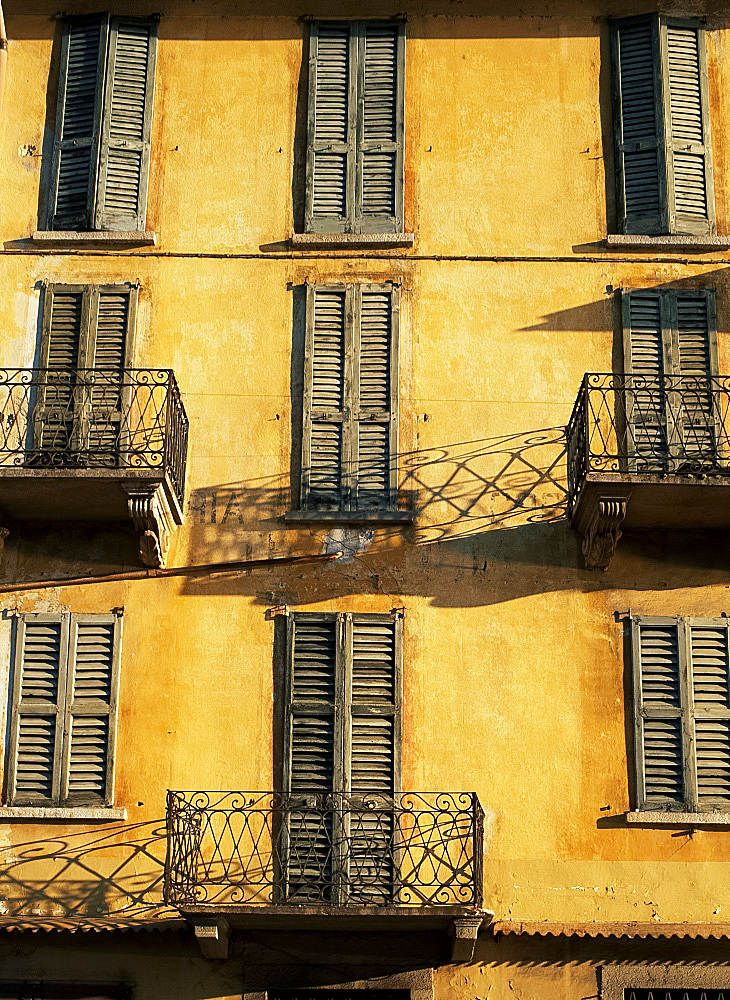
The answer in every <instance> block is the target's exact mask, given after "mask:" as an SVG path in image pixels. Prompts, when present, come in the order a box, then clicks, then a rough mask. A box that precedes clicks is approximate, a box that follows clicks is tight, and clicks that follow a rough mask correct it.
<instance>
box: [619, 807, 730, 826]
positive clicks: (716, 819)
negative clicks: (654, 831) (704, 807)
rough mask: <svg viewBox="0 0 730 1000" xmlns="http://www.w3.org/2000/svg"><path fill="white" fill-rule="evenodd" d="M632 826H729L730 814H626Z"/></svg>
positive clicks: (627, 820) (647, 812)
mask: <svg viewBox="0 0 730 1000" xmlns="http://www.w3.org/2000/svg"><path fill="white" fill-rule="evenodd" d="M626 822H627V823H629V824H630V825H632V826H730V813H721V812H706V813H690V812H649V811H648V810H647V811H646V812H628V813H626Z"/></svg>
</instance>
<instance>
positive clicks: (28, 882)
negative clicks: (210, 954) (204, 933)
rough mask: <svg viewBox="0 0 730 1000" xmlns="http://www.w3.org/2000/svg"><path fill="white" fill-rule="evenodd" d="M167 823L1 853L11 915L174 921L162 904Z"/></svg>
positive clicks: (5, 903) (0, 879) (2, 891)
mask: <svg viewBox="0 0 730 1000" xmlns="http://www.w3.org/2000/svg"><path fill="white" fill-rule="evenodd" d="M165 847H166V837H165V821H164V820H152V821H150V822H148V823H136V824H123V825H114V826H113V827H112V828H108V829H105V830H104V831H102V832H100V831H99V829H98V828H97V829H95V830H84V831H82V832H79V833H64V834H63V835H60V836H58V837H54V838H44V839H41V840H31V841H27V842H26V843H22V844H13V845H12V846H9V847H6V848H4V849H3V850H2V851H0V899H1V900H2V904H1V905H0V920H2V918H3V917H10V916H12V917H16V918H17V917H28V918H39V917H41V916H43V917H50V918H53V917H55V918H69V917H74V918H84V917H85V918H91V917H94V918H109V917H118V918H125V919H127V918H135V919H146V920H153V919H170V918H171V917H175V916H176V915H177V911H176V910H174V909H173V908H171V907H167V906H165V905H164V904H163V902H162V883H163V876H164V863H165Z"/></svg>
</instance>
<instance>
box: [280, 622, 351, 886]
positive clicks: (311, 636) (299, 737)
mask: <svg viewBox="0 0 730 1000" xmlns="http://www.w3.org/2000/svg"><path fill="white" fill-rule="evenodd" d="M288 628H289V636H288V648H289V667H288V683H287V713H286V720H285V733H286V747H285V757H284V760H285V765H284V766H285V771H284V792H285V795H286V796H287V801H288V805H289V809H288V812H287V814H286V821H287V822H286V830H285V849H284V852H283V853H284V857H285V870H286V897H287V898H288V899H289V900H297V901H298V900H308V899H312V900H314V899H322V898H329V894H330V893H331V891H332V885H333V861H334V859H333V837H334V813H333V808H332V799H331V795H332V792H333V791H334V789H335V784H336V780H338V775H339V773H340V767H339V766H338V761H340V760H341V749H340V746H339V741H338V739H337V730H338V728H339V724H340V718H341V711H342V709H341V704H342V702H341V697H340V698H339V699H338V694H337V693H338V688H339V685H340V683H341V668H340V667H339V663H340V655H339V647H340V629H339V622H338V619H337V617H336V616H335V615H311V614H304V615H293V616H292V617H291V618H290V619H289V623H288Z"/></svg>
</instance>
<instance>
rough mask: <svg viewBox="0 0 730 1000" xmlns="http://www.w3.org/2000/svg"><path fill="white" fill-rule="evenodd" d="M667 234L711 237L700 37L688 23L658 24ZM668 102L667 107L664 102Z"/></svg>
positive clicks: (708, 152) (704, 69)
mask: <svg viewBox="0 0 730 1000" xmlns="http://www.w3.org/2000/svg"><path fill="white" fill-rule="evenodd" d="M660 31H661V43H662V69H663V73H662V78H663V80H664V86H665V107H666V106H667V103H668V108H669V110H668V113H667V121H666V123H665V132H666V138H665V141H666V158H667V200H668V207H669V232H670V233H699V234H703V233H714V231H715V207H714V204H715V203H714V196H713V183H712V155H711V149H710V117H709V100H708V95H707V66H706V63H705V33H704V31H703V30H702V29H701V28H700V27H699V26H698V25H697V24H696V23H693V22H686V21H676V20H674V19H672V18H666V19H665V18H661V19H660ZM667 96H668V101H667Z"/></svg>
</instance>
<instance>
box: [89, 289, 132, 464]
mask: <svg viewBox="0 0 730 1000" xmlns="http://www.w3.org/2000/svg"><path fill="white" fill-rule="evenodd" d="M136 298H137V288H136V287H133V286H124V285H121V286H119V287H116V288H115V287H107V288H97V289H95V291H94V295H93V299H92V307H91V312H92V337H91V342H90V356H89V358H88V364H87V367H89V368H93V369H94V371H93V373H91V376H90V380H89V386H88V388H87V392H86V400H85V403H86V408H87V413H86V428H85V430H86V433H85V435H84V442H85V446H86V447H87V448H88V449H89V451H90V452H91V453H93V454H94V461H95V463H98V462H102V463H104V464H107V463H108V464H109V465H114V464H116V462H117V460H118V458H119V449H120V437H121V431H122V410H123V400H122V385H123V376H124V367H125V363H126V359H127V353H128V349H129V348H128V345H129V341H130V336H131V334H130V327H131V325H132V323H133V317H134V312H135V306H136ZM92 352H93V353H92Z"/></svg>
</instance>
